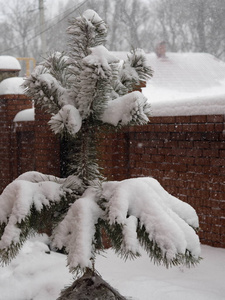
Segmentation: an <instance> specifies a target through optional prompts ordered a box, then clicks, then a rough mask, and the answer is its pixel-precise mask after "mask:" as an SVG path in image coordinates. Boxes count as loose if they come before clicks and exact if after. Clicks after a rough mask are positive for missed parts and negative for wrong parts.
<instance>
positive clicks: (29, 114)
mask: <svg viewBox="0 0 225 300" xmlns="http://www.w3.org/2000/svg"><path fill="white" fill-rule="evenodd" d="M34 120H35V117H34V108H28V109H24V110H21V111H20V112H18V113H17V114H16V116H15V118H14V120H13V122H24V121H34Z"/></svg>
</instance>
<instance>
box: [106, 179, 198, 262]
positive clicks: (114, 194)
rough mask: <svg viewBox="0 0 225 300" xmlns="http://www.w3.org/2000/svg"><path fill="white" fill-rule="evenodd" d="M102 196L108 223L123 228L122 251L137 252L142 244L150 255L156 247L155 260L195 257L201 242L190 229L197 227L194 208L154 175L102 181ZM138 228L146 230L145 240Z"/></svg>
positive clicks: (142, 230)
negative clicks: (167, 188) (171, 193)
mask: <svg viewBox="0 0 225 300" xmlns="http://www.w3.org/2000/svg"><path fill="white" fill-rule="evenodd" d="M103 197H104V198H105V199H106V200H107V203H106V209H107V210H108V221H109V224H110V225H111V226H113V225H116V224H119V225H120V226H122V228H123V231H122V234H123V238H122V240H123V241H124V242H123V244H122V245H121V246H122V247H123V249H122V251H121V253H124V254H125V255H126V253H127V252H130V251H131V252H133V254H138V253H139V246H140V244H141V245H142V246H144V247H145V248H146V250H147V252H149V255H150V257H152V258H153V259H156V255H155V253H154V255H153V252H155V251H156V250H157V252H158V262H163V263H165V264H166V265H170V264H173V263H176V262H177V261H178V260H181V261H183V262H184V263H187V264H189V258H190V260H191V259H193V261H194V262H197V261H198V259H199V255H200V243H199V239H198V236H197V234H196V233H195V230H194V229H193V227H194V228H197V227H198V217H197V215H196V212H195V210H194V209H193V208H192V207H191V206H190V205H188V204H187V203H184V202H182V201H180V200H179V199H176V198H174V197H173V196H171V195H170V194H168V193H167V192H166V191H165V190H164V189H163V188H162V186H161V185H160V184H159V183H158V182H157V181H156V180H155V179H153V178H150V177H143V178H132V179H127V180H123V181H121V182H105V183H103ZM141 232H142V233H144V232H146V234H147V237H146V241H144V239H145V237H144V235H143V236H141V235H140V234H141ZM148 243H149V244H150V246H148V245H147V244H148ZM189 254H190V255H189ZM156 261H157V259H156Z"/></svg>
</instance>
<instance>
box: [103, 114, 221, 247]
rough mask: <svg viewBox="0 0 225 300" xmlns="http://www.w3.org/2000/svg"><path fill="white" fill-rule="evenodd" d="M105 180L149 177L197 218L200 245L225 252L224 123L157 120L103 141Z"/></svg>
mask: <svg viewBox="0 0 225 300" xmlns="http://www.w3.org/2000/svg"><path fill="white" fill-rule="evenodd" d="M99 147H100V149H101V156H100V157H101V159H100V163H101V166H102V167H103V170H104V175H105V176H106V177H107V178H108V179H109V180H112V179H113V180H121V179H126V178H130V177H137V176H152V177H154V178H156V179H157V180H158V181H159V182H160V183H161V185H162V186H163V187H164V188H165V189H166V190H167V191H168V192H169V193H171V194H173V195H174V196H176V197H178V198H179V199H181V200H183V201H185V202H187V203H189V204H190V205H192V206H193V207H194V208H195V209H196V211H197V213H198V216H199V220H200V231H199V235H200V238H201V242H202V243H204V244H209V245H212V246H218V247H225V226H224V224H225V117H224V115H217V116H184V117H182V116H180V117H155V118H151V119H150V123H149V124H148V125H145V126H141V127H139V126H138V127H131V128H125V129H123V131H122V132H119V133H114V134H109V133H107V132H106V133H105V134H103V135H102V139H101V143H100V146H99Z"/></svg>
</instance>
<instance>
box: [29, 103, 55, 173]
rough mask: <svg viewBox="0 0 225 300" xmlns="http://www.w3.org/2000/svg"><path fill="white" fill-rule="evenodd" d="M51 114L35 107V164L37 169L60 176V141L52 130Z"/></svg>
mask: <svg viewBox="0 0 225 300" xmlns="http://www.w3.org/2000/svg"><path fill="white" fill-rule="evenodd" d="M49 119H50V115H49V114H47V113H46V112H45V111H43V110H41V109H40V107H38V106H37V107H35V164H36V171H38V172H41V173H44V174H51V175H54V176H60V141H59V138H58V137H57V136H56V135H55V134H54V133H53V132H52V131H51V130H50V127H49V125H48V121H49Z"/></svg>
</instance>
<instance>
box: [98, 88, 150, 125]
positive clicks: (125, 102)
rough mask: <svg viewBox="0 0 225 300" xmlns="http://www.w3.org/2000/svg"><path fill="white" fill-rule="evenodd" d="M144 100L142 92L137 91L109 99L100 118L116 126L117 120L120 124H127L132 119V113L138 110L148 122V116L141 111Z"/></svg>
mask: <svg viewBox="0 0 225 300" xmlns="http://www.w3.org/2000/svg"><path fill="white" fill-rule="evenodd" d="M146 100H147V99H146V98H145V97H144V96H143V94H142V93H140V92H138V91H135V92H132V93H129V94H127V95H124V96H121V97H118V98H117V99H114V100H111V101H109V102H108V103H107V107H106V109H105V110H104V113H103V115H102V117H101V120H102V121H103V122H104V123H108V124H112V125H114V126H117V125H118V123H119V122H121V124H122V125H127V124H128V123H129V122H130V121H132V117H133V115H134V114H135V113H137V112H138V113H139V114H140V115H141V116H142V118H143V119H145V120H146V122H148V118H147V116H146V114H145V113H144V111H143V106H144V103H145V102H146Z"/></svg>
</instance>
